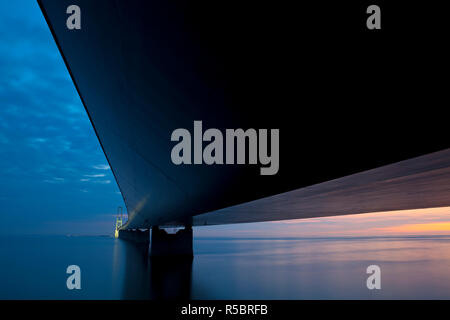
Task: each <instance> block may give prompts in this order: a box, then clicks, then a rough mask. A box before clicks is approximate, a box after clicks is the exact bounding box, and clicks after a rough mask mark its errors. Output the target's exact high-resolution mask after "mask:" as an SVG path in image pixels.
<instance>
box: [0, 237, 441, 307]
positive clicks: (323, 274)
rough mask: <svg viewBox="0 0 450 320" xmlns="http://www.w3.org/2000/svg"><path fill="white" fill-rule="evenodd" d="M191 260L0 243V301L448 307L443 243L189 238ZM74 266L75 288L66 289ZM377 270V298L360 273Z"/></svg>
mask: <svg viewBox="0 0 450 320" xmlns="http://www.w3.org/2000/svg"><path fill="white" fill-rule="evenodd" d="M194 250H195V258H194V259H193V260H176V261H169V262H158V261H153V260H152V261H149V259H148V257H147V252H146V248H145V247H144V248H143V247H139V246H136V245H134V244H132V243H129V242H126V241H123V240H115V239H112V238H109V237H44V236H42V237H38V236H27V237H8V238H7V237H1V238H0V274H2V276H3V280H2V285H1V286H0V298H1V299H152V298H192V299H402V298H406V299H421V298H424V299H444V298H446V299H449V298H450V237H447V236H439V237H438V236H436V237H402V238H371V237H367V238H325V239H195V240H194ZM70 264H77V265H79V266H80V268H81V272H82V289H81V290H79V291H75V290H73V291H69V290H68V289H66V285H65V284H66V279H67V276H68V275H67V274H66V273H65V271H66V268H67V266H68V265H70ZM371 264H376V265H379V266H380V267H381V273H382V275H381V285H382V289H381V290H372V291H369V290H368V289H367V288H366V279H367V276H368V275H367V274H366V268H367V266H369V265H371Z"/></svg>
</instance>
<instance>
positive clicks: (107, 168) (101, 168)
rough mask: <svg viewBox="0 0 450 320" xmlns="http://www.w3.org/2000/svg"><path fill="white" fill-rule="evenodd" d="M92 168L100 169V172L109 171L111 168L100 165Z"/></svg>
mask: <svg viewBox="0 0 450 320" xmlns="http://www.w3.org/2000/svg"><path fill="white" fill-rule="evenodd" d="M92 168H94V169H98V170H109V166H108V165H106V164H99V165H96V166H92Z"/></svg>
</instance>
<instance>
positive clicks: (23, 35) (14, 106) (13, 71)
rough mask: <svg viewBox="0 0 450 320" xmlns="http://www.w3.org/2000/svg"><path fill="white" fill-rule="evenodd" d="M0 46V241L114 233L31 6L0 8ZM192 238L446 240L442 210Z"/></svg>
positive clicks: (100, 184)
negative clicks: (431, 237) (39, 235)
mask: <svg viewBox="0 0 450 320" xmlns="http://www.w3.org/2000/svg"><path fill="white" fill-rule="evenodd" d="M13 25H14V26H15V27H11V26H13ZM30 35H33V36H30ZM0 40H1V41H0V176H1V179H0V218H1V219H2V224H1V225H0V232H1V233H2V234H20V233H25V234H33V233H46V234H69V233H83V234H110V233H112V232H113V228H114V213H115V211H116V208H117V206H124V203H123V200H122V196H121V194H120V192H119V189H118V186H117V184H116V182H115V180H114V177H113V175H112V173H111V170H110V168H109V166H108V164H107V161H106V159H105V156H104V154H103V152H102V150H101V148H100V144H99V142H98V140H97V138H96V136H95V133H94V130H93V129H92V126H91V124H90V122H89V119H88V116H87V114H86V112H85V110H84V108H83V106H82V104H81V102H80V99H79V97H78V95H77V93H76V90H75V87H74V85H73V83H72V81H71V80H70V77H69V73H68V72H67V70H66V68H65V66H64V63H63V60H62V58H61V56H60V54H59V52H58V50H57V47H56V45H55V43H54V40H53V38H52V36H51V33H50V31H49V29H48V27H47V25H46V23H45V20H44V18H43V16H42V14H41V12H40V10H39V7H38V5H37V2H36V1H26V0H21V1H13V2H7V1H3V2H1V3H0ZM195 233H196V235H197V236H205V237H209V236H232V237H311V236H315V237H325V236H374V235H376V236H378V235H389V236H395V235H419V234H420V235H422V234H426V235H442V234H450V208H449V207H447V208H434V209H420V210H406V211H395V212H381V213H368V214H362V215H348V216H341V217H331V218H316V219H307V220H291V221H282V222H267V223H251V224H241V225H228V226H214V227H199V228H196V230H195Z"/></svg>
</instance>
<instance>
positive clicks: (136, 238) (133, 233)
mask: <svg viewBox="0 0 450 320" xmlns="http://www.w3.org/2000/svg"><path fill="white" fill-rule="evenodd" d="M149 234H150V232H149V230H145V231H141V230H118V237H119V238H120V239H124V240H128V241H131V242H135V243H139V244H147V245H148V241H149Z"/></svg>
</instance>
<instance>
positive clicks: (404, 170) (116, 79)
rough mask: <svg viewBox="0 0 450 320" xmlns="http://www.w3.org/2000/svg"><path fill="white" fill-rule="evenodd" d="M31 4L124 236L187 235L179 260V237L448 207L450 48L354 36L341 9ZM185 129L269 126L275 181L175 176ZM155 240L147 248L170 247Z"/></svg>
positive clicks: (234, 168) (138, 1)
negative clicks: (119, 211) (76, 100)
mask: <svg viewBox="0 0 450 320" xmlns="http://www.w3.org/2000/svg"><path fill="white" fill-rule="evenodd" d="M38 2H39V4H40V6H41V8H42V11H43V13H44V16H45V18H46V20H47V23H48V25H49V27H50V30H51V32H52V35H53V37H54V39H55V41H56V44H57V46H58V49H59V50H60V53H61V55H62V57H63V59H64V62H65V64H66V66H67V68H68V71H69V73H70V76H71V77H72V80H73V82H74V84H75V87H76V89H77V91H78V93H79V95H80V98H81V101H82V103H83V105H84V107H85V109H86V112H87V114H88V116H89V119H90V120H91V123H92V125H93V127H94V130H95V133H96V135H97V137H98V139H99V142H100V144H101V147H102V149H103V151H104V153H105V156H106V158H107V160H108V163H109V164H110V167H111V169H112V171H113V174H114V177H115V179H116V181H117V184H118V186H119V188H120V191H121V193H122V196H123V198H124V202H125V204H126V207H127V212H128V222H127V223H126V224H125V225H124V226H123V230H121V233H122V237H127V238H130V239H132V238H136V239H141V238H142V237H144V238H145V236H143V235H142V234H141V233H133V232H134V231H126V230H137V229H150V228H156V227H169V226H186V227H188V229H187V231H186V232H184V233H183V232H182V233H180V234H179V235H178V236H179V238H180V239H182V240H180V245H179V247H180V252H189V251H190V249H189V246H190V245H189V243H191V240H192V239H191V237H192V232H191V231H189V230H190V229H189V228H190V227H191V226H202V225H216V224H227V223H246V222H259V221H273V220H283V219H301V218H314V217H324V216H333V215H343V214H356V213H366V212H377V211H389V210H402V209H418V208H429V207H440V206H450V151H449V149H448V148H449V147H450V143H449V140H448V123H447V122H448V120H447V118H448V117H447V116H446V114H445V113H444V112H443V109H444V108H442V101H447V100H448V99H447V96H448V93H447V92H448V88H447V87H448V86H447V85H446V83H445V81H442V77H436V74H435V70H439V71H440V72H441V73H442V74H444V75H445V74H448V72H447V70H448V59H447V57H448V47H447V46H446V45H445V43H444V42H442V41H437V42H433V43H431V42H430V41H429V39H430V34H428V33H426V32H425V33H420V32H412V33H402V34H401V35H399V37H386V36H384V35H385V34H379V35H380V36H379V37H368V36H367V34H363V33H361V32H359V31H358V30H359V28H358V26H357V25H353V22H355V23H356V22H357V21H342V19H341V18H340V16H339V14H337V12H339V10H344V11H345V10H354V5H353V4H351V2H346V3H341V2H339V3H337V2H336V4H333V6H334V7H333V8H331V7H328V6H327V10H325V11H324V10H323V4H321V3H320V2H316V1H312V2H309V3H304V4H302V10H304V12H307V13H308V14H304V15H302V17H301V19H299V16H298V8H297V6H296V4H295V3H294V2H292V4H288V3H285V4H283V5H275V4H273V3H269V4H267V5H266V4H264V3H262V2H260V3H258V5H257V6H255V5H254V4H253V3H251V2H245V1H244V2H242V1H241V2H239V4H235V3H233V2H220V1H179V0H167V1H142V0H133V1H125V0H123V1H121V0H117V1H109V0H97V1H91V0H39V1H38ZM70 5H78V6H79V7H80V8H81V12H82V15H81V16H82V22H81V23H82V26H81V29H75V30H70V29H68V28H67V26H66V20H67V18H68V16H67V14H66V8H67V7H68V6H70ZM329 5H332V4H329ZM334 10H336V11H334ZM326 12H334V13H333V14H330V15H327V13H326ZM324 15H325V16H324ZM318 17H320V19H317V18H318ZM325 18H326V19H325ZM326 20H329V21H328V22H327V23H325V21H326ZM317 21H321V23H317ZM322 22H323V23H322ZM357 23H358V24H359V23H360V22H357ZM330 24H331V25H332V26H333V27H331V28H330ZM311 25H313V26H314V32H311ZM338 25H339V26H340V27H339V28H336V27H335V26H338ZM299 39H301V40H299ZM419 41H422V42H423V43H426V44H427V45H426V48H427V52H429V53H430V54H431V53H432V55H431V56H429V57H426V56H425V55H424V54H423V52H420V51H418V50H417V43H418V42H419ZM299 44H301V45H299ZM355 44H356V45H355ZM385 48H389V50H388V51H386V49H385ZM362 57H363V59H362ZM418 61H426V63H423V64H422V63H417V62H418ZM411 66H414V68H412V67H411ZM399 83H401V86H399ZM413 106H414V107H415V106H419V108H413ZM415 110H419V111H415ZM194 121H202V123H203V126H204V129H205V130H206V129H208V128H216V129H218V130H220V132H224V131H225V130H226V129H239V128H242V129H243V130H247V129H249V128H254V129H279V132H280V138H279V139H280V141H279V152H280V154H279V159H280V161H279V171H278V172H277V173H276V174H275V175H270V176H265V175H261V174H260V167H261V166H260V165H254V164H252V165H250V164H248V163H247V164H240V165H238V164H232V165H231V164H230V165H228V164H227V165H217V164H214V165H207V164H204V163H203V164H196V165H175V164H174V163H173V162H172V161H171V151H172V148H173V147H174V144H175V143H174V142H173V141H171V134H172V132H173V131H174V130H176V129H178V128H184V129H186V130H189V131H190V132H192V131H193V128H192V127H193V123H194ZM424 124H427V126H426V130H420V129H421V128H424ZM203 142H205V141H201V142H200V144H202V143H203ZM205 145H206V142H205V143H204V144H203V145H202V146H201V147H202V148H203V147H205ZM247 146H248V144H247ZM244 149H245V148H244ZM246 149H249V148H246ZM270 149H272V147H270ZM154 230H156V232H152V239H153V237H155V241H154V246H152V248H154V252H155V253H157V252H159V254H161V253H164V252H171V251H172V252H173V251H174V250H173V248H174V247H177V246H178V245H176V244H177V243H178V242H177V241H178V240H177V238H176V237H177V236H174V237H172V235H169V236H167V235H165V234H164V233H163V232H162V231H161V230H159V229H154ZM149 237H150V235H148V237H147V238H149ZM183 239H184V240H183ZM189 239H191V240H189ZM185 240H187V241H185ZM184 242H185V243H186V244H188V245H187V246H186V247H184V246H183V245H184V244H185V243H184Z"/></svg>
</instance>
